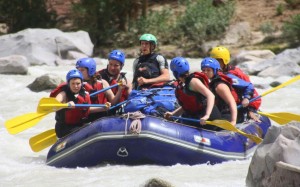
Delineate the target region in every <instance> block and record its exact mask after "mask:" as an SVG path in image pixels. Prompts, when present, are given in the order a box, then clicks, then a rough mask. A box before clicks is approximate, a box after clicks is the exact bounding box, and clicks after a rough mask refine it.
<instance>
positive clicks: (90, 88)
mask: <svg viewBox="0 0 300 187" xmlns="http://www.w3.org/2000/svg"><path fill="white" fill-rule="evenodd" d="M84 88H85V89H86V91H87V92H89V93H90V94H91V93H93V92H95V91H98V90H102V89H103V84H102V82H101V81H97V82H95V83H94V84H93V85H91V84H89V83H85V84H84ZM91 102H92V103H93V104H104V103H106V102H107V99H106V97H105V92H102V93H99V94H97V95H95V96H92V97H91Z"/></svg>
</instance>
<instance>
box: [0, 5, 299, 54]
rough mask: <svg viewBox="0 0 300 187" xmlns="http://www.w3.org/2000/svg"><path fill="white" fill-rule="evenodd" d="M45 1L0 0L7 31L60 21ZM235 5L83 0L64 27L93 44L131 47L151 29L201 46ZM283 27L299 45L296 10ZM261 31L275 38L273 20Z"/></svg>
mask: <svg viewBox="0 0 300 187" xmlns="http://www.w3.org/2000/svg"><path fill="white" fill-rule="evenodd" d="M45 2H47V1H45V0H34V1H32V0H22V1H19V0H10V1H5V0H0V21H1V22H5V23H6V24H8V26H9V28H10V30H9V32H11V33H12V32H17V31H20V30H23V29H25V28H28V27H31V28H37V27H38V28H53V27H58V25H59V24H58V21H56V20H55V18H56V15H55V13H53V12H47V7H46V4H45ZM297 2H298V1H296V0H286V3H287V5H288V6H287V7H285V6H284V5H282V4H280V5H278V7H277V9H276V12H274V14H275V15H280V14H282V13H283V11H285V9H287V8H295V7H297V6H299V4H300V2H298V3H297ZM162 4H166V5H168V6H161V5H162ZM172 6H176V7H177V8H176V9H173V8H172ZM161 7H163V8H161ZM178 7H179V8H178ZM234 10H235V0H230V1H227V3H220V4H215V1H213V0H161V1H159V0H157V1H155V0H153V1H148V0H122V1H120V0H93V1H91V0H81V1H80V3H77V4H74V5H73V9H72V14H71V15H72V20H73V26H72V27H70V28H69V30H65V31H75V30H79V29H80V30H85V31H87V32H89V34H90V36H91V39H92V41H93V43H94V44H95V47H96V48H97V47H103V46H105V47H106V48H107V47H110V48H115V47H118V48H128V47H133V46H136V44H137V43H138V36H140V35H141V34H143V33H146V32H150V33H152V34H154V35H156V36H157V37H158V38H159V44H160V45H168V44H171V45H176V46H178V47H180V48H181V49H183V50H185V51H191V50H197V51H199V50H200V46H201V44H203V43H204V42H206V41H210V40H218V39H220V38H222V37H223V36H224V33H225V31H226V28H227V27H228V26H229V24H230V21H231V19H232V17H233V15H234ZM37 15H38V16H37ZM282 30H283V35H282V36H281V40H282V41H283V42H289V43H290V44H293V45H294V46H295V45H299V44H300V34H299V33H300V15H296V16H294V17H292V18H291V20H290V21H289V22H286V23H285V24H284V26H283V27H282ZM261 31H262V32H263V33H265V34H268V35H269V36H270V37H269V38H271V39H269V40H265V42H266V43H268V42H270V41H272V42H274V40H272V33H273V32H274V26H273V25H272V24H271V23H266V24H264V25H262V26H261ZM282 41H281V42H282Z"/></svg>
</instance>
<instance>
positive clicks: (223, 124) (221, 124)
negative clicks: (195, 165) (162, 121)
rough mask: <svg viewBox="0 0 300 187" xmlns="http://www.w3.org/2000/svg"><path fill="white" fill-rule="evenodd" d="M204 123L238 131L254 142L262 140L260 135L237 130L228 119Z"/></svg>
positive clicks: (186, 119)
mask: <svg viewBox="0 0 300 187" xmlns="http://www.w3.org/2000/svg"><path fill="white" fill-rule="evenodd" d="M171 117H172V118H173V119H181V120H185V121H192V122H198V123H199V122H200V120H197V119H192V118H183V117H178V116H171ZM206 124H209V125H214V126H217V127H220V128H222V129H225V130H229V131H233V132H237V133H240V134H241V135H243V136H246V137H247V138H249V139H251V140H252V141H253V142H255V143H256V144H259V143H260V142H261V141H262V139H261V138H260V137H257V136H255V135H252V134H247V133H245V132H243V131H241V130H239V129H238V128H236V127H235V126H234V125H232V124H231V123H230V122H229V121H226V120H213V121H206Z"/></svg>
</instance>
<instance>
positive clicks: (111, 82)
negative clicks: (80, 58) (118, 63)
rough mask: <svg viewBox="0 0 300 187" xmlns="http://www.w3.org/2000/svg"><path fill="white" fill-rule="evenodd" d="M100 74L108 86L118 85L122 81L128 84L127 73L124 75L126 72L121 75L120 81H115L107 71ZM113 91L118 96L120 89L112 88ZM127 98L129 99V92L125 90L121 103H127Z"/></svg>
mask: <svg viewBox="0 0 300 187" xmlns="http://www.w3.org/2000/svg"><path fill="white" fill-rule="evenodd" d="M98 73H99V74H100V75H101V77H102V79H104V80H106V81H107V82H108V84H109V85H110V86H112V85H115V84H117V83H118V82H119V81H121V80H122V79H124V80H125V82H126V84H127V79H126V77H125V74H126V73H124V72H121V73H120V76H119V79H118V80H117V79H114V78H113V76H112V75H111V74H110V73H109V72H108V70H107V69H102V70H100V71H98ZM111 91H112V92H113V93H114V94H115V95H116V94H117V92H118V87H114V88H112V89H111ZM127 98H128V91H127V89H123V90H122V94H121V98H120V102H122V101H125V100H126V99H127Z"/></svg>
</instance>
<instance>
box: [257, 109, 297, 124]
mask: <svg viewBox="0 0 300 187" xmlns="http://www.w3.org/2000/svg"><path fill="white" fill-rule="evenodd" d="M257 113H259V114H260V115H262V116H267V117H269V118H270V119H271V120H273V121H275V122H276V123H278V124H280V125H283V124H287V123H289V122H291V121H300V115H297V114H293V113H288V112H276V113H265V112H260V111H257Z"/></svg>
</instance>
